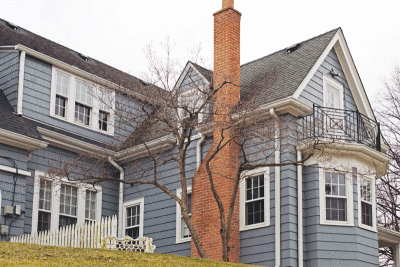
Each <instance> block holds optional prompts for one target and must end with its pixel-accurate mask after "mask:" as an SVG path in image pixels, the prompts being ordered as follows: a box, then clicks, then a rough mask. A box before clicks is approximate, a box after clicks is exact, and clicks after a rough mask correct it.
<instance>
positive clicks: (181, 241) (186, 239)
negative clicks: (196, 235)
mask: <svg viewBox="0 0 400 267" xmlns="http://www.w3.org/2000/svg"><path fill="white" fill-rule="evenodd" d="M190 241H192V238H191V237H188V238H182V239H179V240H178V239H177V240H176V242H175V243H176V244H181V243H187V242H190Z"/></svg>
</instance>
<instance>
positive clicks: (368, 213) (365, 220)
mask: <svg viewBox="0 0 400 267" xmlns="http://www.w3.org/2000/svg"><path fill="white" fill-rule="evenodd" d="M361 218H362V221H361V222H362V224H365V225H369V226H372V205H371V204H369V203H365V202H363V201H362V202H361Z"/></svg>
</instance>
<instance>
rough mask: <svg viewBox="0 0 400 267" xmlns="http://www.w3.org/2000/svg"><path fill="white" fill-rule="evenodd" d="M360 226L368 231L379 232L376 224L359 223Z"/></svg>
mask: <svg viewBox="0 0 400 267" xmlns="http://www.w3.org/2000/svg"><path fill="white" fill-rule="evenodd" d="M358 227H360V228H362V229H364V230H368V231H371V232H374V233H377V232H378V229H377V228H376V226H369V225H366V224H362V223H360V224H359V225H358Z"/></svg>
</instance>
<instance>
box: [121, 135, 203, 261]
mask: <svg viewBox="0 0 400 267" xmlns="http://www.w3.org/2000/svg"><path fill="white" fill-rule="evenodd" d="M197 141H198V140H195V141H193V143H192V144H191V146H190V148H189V150H188V156H187V160H186V178H187V182H188V186H190V185H191V180H192V178H193V176H194V174H195V172H196V143H197ZM177 154H178V149H177V147H174V148H173V149H172V150H169V151H167V152H165V153H163V154H162V155H161V157H160V160H166V159H170V158H171V157H172V156H175V155H177ZM152 164H153V163H152V161H151V160H150V159H149V158H145V159H141V160H138V161H137V162H134V163H130V164H127V165H126V166H124V168H125V172H126V179H128V180H132V179H135V178H137V179H138V177H141V178H140V179H145V180H151V179H152V178H153V176H152V175H153V169H152ZM157 174H158V175H157V176H158V181H159V182H160V183H161V184H163V185H164V186H166V187H167V188H168V189H169V190H171V191H172V192H173V193H174V194H176V190H177V189H179V188H181V183H180V176H179V168H178V166H177V164H176V162H174V161H169V162H168V163H166V164H164V165H162V166H160V167H159V169H158V171H157ZM124 196H125V197H124V198H125V199H124V201H125V202H127V201H130V200H134V199H138V198H142V197H143V198H144V228H143V231H144V233H143V234H144V236H148V237H151V238H153V239H154V244H155V245H156V246H157V252H158V253H173V254H178V255H182V256H190V242H185V243H179V244H176V201H175V200H173V199H172V198H171V197H169V196H168V195H167V194H166V193H164V192H163V191H161V190H160V189H158V188H156V187H155V186H153V185H135V186H133V187H132V186H125V190H124Z"/></svg>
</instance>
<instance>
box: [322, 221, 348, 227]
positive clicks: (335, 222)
mask: <svg viewBox="0 0 400 267" xmlns="http://www.w3.org/2000/svg"><path fill="white" fill-rule="evenodd" d="M320 224H322V225H333V226H354V222H349V221H345V222H342V221H328V220H321V223H320Z"/></svg>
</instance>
